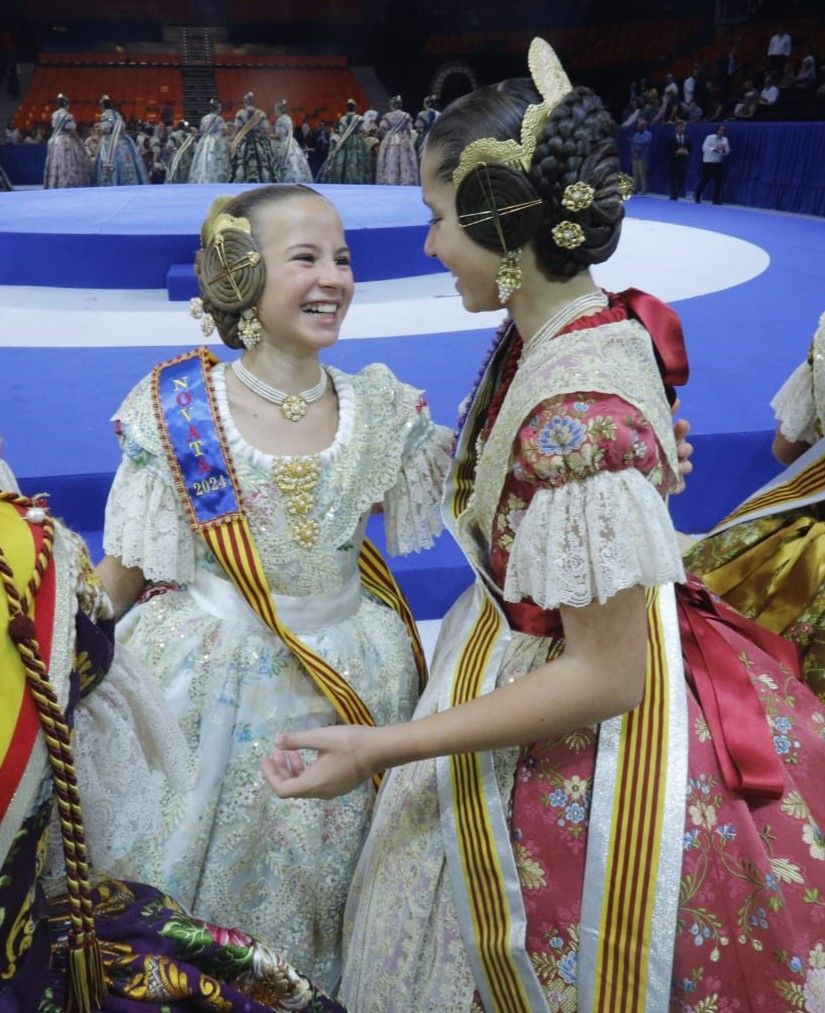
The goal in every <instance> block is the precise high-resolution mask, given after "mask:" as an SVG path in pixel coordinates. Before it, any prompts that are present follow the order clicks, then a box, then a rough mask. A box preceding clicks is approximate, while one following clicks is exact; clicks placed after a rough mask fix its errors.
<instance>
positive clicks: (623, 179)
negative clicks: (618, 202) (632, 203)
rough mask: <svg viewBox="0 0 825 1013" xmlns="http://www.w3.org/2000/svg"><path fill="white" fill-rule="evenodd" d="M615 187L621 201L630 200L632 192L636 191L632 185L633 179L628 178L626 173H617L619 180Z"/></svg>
mask: <svg viewBox="0 0 825 1013" xmlns="http://www.w3.org/2000/svg"><path fill="white" fill-rule="evenodd" d="M616 186H617V189H618V191H619V196H620V197H621V198H622V200H630V198H631V197H632V196H633V193H634V190H635V189H636V188H635V187H634V185H633V177H632V176H628V174H627V173H626V172H620V173H619V179H618V182H617V184H616Z"/></svg>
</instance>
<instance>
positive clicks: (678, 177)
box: [665, 119, 690, 200]
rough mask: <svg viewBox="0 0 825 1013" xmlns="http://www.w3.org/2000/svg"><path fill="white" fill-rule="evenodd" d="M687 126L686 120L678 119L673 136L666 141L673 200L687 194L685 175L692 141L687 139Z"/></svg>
mask: <svg viewBox="0 0 825 1013" xmlns="http://www.w3.org/2000/svg"><path fill="white" fill-rule="evenodd" d="M686 128H687V124H686V123H685V121H684V120H682V119H677V120H676V121H675V123H674V128H673V136H672V137H669V138H668V139H667V141H665V152H666V153H667V164H668V171H669V173H670V199H671V200H678V199H679V198H680V197H683V196H684V194H685V176H686V175H687V167H688V162H689V161H690V142H689V141H688V139H687V129H686Z"/></svg>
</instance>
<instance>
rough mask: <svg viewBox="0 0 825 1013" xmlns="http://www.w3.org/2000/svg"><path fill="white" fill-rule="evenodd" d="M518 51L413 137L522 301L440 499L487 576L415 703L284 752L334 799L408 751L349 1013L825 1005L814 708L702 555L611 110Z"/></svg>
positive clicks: (466, 262) (459, 231)
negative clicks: (684, 499) (671, 498)
mask: <svg viewBox="0 0 825 1013" xmlns="http://www.w3.org/2000/svg"><path fill="white" fill-rule="evenodd" d="M530 70H531V76H532V80H514V81H505V82H502V83H501V84H499V85H495V86H491V87H486V88H481V89H479V90H478V91H476V92H474V93H472V94H471V95H469V96H466V97H464V98H462V99H460V100H459V101H457V102H456V103H454V105H453V106H451V107H450V108H449V109H448V110H447V111H446V112H445V113H444V114H443V115H442V117H441V119H440V120H439V121H438V123H437V124H436V125H435V126H434V127H433V130H432V132H431V134H430V136H429V138H428V140H427V146H426V149H425V154H424V158H423V162H422V185H423V190H424V198H425V202H426V203H427V204H428V206H429V207H430V208H431V210H432V216H433V217H432V222H431V228H430V232H429V235H428V238H427V242H426V247H425V249H426V250H427V252H428V253H430V254H431V255H432V256H436V257H438V258H439V260H441V261H442V263H443V264H444V265H445V267H447V268H448V269H449V270H451V271H452V272H453V274H454V275H455V277H456V279H457V288H458V291H459V293H460V295H461V298H462V301H463V303H464V305H465V307H466V308H467V309H469V310H471V311H481V310H489V309H491V308H493V307H494V306H495V305H496V304H497V302H500V303H506V305H507V307H508V309H509V311H510V316H511V320H510V321H508V324H507V325H506V326H505V327H504V328H503V329H502V331H501V332H500V333H499V335H498V336H497V338H496V342H495V344H494V347H493V351H492V353H491V356H490V358H489V359H488V361H487V363H486V364H485V366H484V368H483V370H482V373H481V376H480V378H479V382H478V385H477V387H476V390H475V391H474V392H473V394H472V396H471V398H470V399H469V403H468V406H467V409H466V412H465V417H464V419H463V420H462V426H461V431H460V434H459V438H458V444H457V448H456V453H455V461H454V465H453V469H452V471H451V474H450V476H449V478H448V483H447V490H446V495H445V513H446V520H447V523H448V525H449V526H450V528H451V530H452V532H453V534H454V536H455V537H456V538H457V540H458V542H459V544H460V545H461V547H462V549H463V550H464V552H465V555H466V556H467V559H468V561H469V562H470V564H471V565H472V567H473V569H474V572H475V576H476V581H475V584H474V586H473V587H471V588H469V589H468V591H467V592H465V594H464V595H463V596H462V597H461V598H460V599H459V601H458V602H457V603H456V604H455V605H454V606H453V608H452V609H451V611H450V612H449V613H448V615H447V617H446V618H445V620H444V622H443V625H442V631H441V635H440V638H439V643H438V646H437V648H436V653H435V657H434V660H433V674H432V678H431V681H430V684H429V686H428V688H427V690H426V692H425V694H424V695H423V697H422V699H421V702H420V704H419V707H418V709H417V711H416V715H415V719H414V720H413V721H411V722H409V723H407V724H404V725H399V726H396V727H389V728H386V727H385V728H381V729H367V728H352V727H351V728H346V729H344V728H334V729H316V730H314V731H312V732H307V733H305V734H290V735H287V736H283V737H282V738H281V740H279V743H278V746H279V747H280V748H277V749H275V750H274V751H273V757H272V759H271V760H270V761H269V762H268V764H267V767H268V770H267V773H268V776H269V779H270V781H271V783H272V784H273V786H274V787H275V789H276V790H277V791H278V792H279V793H280V794H282V795H284V796H294V795H321V796H326V795H332V794H337V793H342V792H345V791H348V790H350V789H351V788H352V786H353V785H355V784H357V783H359V782H360V781H361V780H363V779H364V778H366V777H369V776H370V775H371V774H372V773H373V772H375V771H379V770H389V768H394V769H391V770H389V772H388V773H387V775H386V776H385V778H384V785H383V787H382V793H381V796H380V797H379V802H378V806H377V809H376V813H375V816H374V822H373V826H372V830H371V832H370V836H369V838H368V841H367V844H366V846H365V850H364V852H363V855H362V859H361V862H360V865H359V868H358V871H357V873H356V877H355V880H354V882H353V886H352V890H351V893H350V901H349V908H348V923H349V927H348V932H349V942H348V952H347V957H346V961H345V970H344V977H343V983H342V987H341V993H340V994H341V998H342V1000H343V1001H344V1002H345V1003H346V1004H347V1005H348V1006H349V1007H350V1008H353V1009H357V1010H359V1013H367V1011H379V1010H380V1011H388V1010H402V1009H405V1010H406V1009H411V1008H414V1009H421V1010H424V1009H427V1010H430V1009H444V1010H469V1009H471V1008H475V1009H478V1008H483V1009H485V1010H507V1011H508V1013H509V1011H524V1013H527V1011H540V1010H544V1011H550V1010H553V1011H556V1010H565V1011H571V1013H572V1011H574V1010H606V1009H609V1010H615V1011H621V1013H627V1011H637V1010H648V1011H651V1013H652V1011H662V1010H666V1009H670V1010H678V1011H681V1013H689V1011H692V1013H700V1011H702V1013H711V1011H733V1010H742V1011H745V1010H752V1009H764V1010H771V1011H774V1010H809V1011H820V1010H825V836H824V835H823V832H822V828H823V827H824V826H825V802H823V795H822V791H821V789H820V787H819V785H820V784H821V778H822V774H823V771H825V714H823V710H822V708H821V706H820V704H819V703H818V701H817V700H816V698H815V697H814V696H813V694H812V693H811V692H810V691H809V690H808V689H807V688H806V686H805V685H804V684H803V683H802V682H801V680H800V677H799V664H798V659H797V657H796V653H795V648H794V647H793V646H792V645H789V644H787V643H786V642H784V641H782V640H780V639H779V638H778V637H775V636H773V635H772V634H769V633H767V632H766V631H763V630H761V629H760V628H758V627H756V626H755V625H754V624H752V623H750V622H748V621H747V620H745V619H743V618H742V617H741V616H739V615H738V614H737V613H735V612H734V611H733V610H732V609H730V608H728V607H727V606H726V605H725V604H724V603H722V602H720V601H719V600H718V599H716V598H715V597H713V596H712V595H710V594H709V593H708V591H707V590H706V589H705V588H704V587H703V585H702V584H701V583H699V582H698V581H696V580H695V579H693V578H686V577H685V574H684V572H683V570H682V565H681V559H680V556H679V551H678V548H677V545H676V540H675V536H674V532H673V528H672V525H671V523H670V519H669V516H668V513H667V508H666V505H665V499H664V497H665V496H666V495H667V494H668V493H669V492H673V491H676V489H677V488H678V487H679V478H678V460H677V453H676V448H675V444H674V440H673V434H672V431H671V429H670V421H669V411H668V403H667V399H666V397H665V385H668V384H671V383H673V382H679V381H681V382H684V380H685V378H686V363H685V360H684V354H683V353H684V349H683V346H682V340H681V330H680V328H679V324H678V320H677V318H676V317H675V314H673V312H672V311H670V310H668V308H667V307H665V306H663V305H662V304H661V303H659V302H658V301H657V300H655V299H653V298H651V297H649V296H645V295H644V294H643V293H639V292H636V291H634V290H631V291H629V292H626V293H623V294H622V295H621V296H611V295H609V294H606V293H604V292H602V291H601V290H599V289H598V288H597V287H596V286H595V284H594V283H593V280H592V278H591V276H590V273H589V270H588V268H589V267H590V265H592V264H597V263H600V262H602V261H604V260H606V259H607V258H608V257H609V256H610V255H611V254H612V253H613V251H614V250H615V248H616V245H617V243H618V239H619V232H620V227H621V220H622V217H623V206H622V189H623V182H622V179H621V176H620V173H619V163H618V155H617V151H616V146H615V139H614V133H615V127H614V124H613V123H612V121H611V119H610V117H609V115H608V114H607V113H606V112H605V110H604V108H603V106H602V104H601V102H600V101H599V99H598V98H597V97H596V96H595V95H594V94H593V93H592V92H591V91H589V90H588V89H586V88H580V87H579V88H573V87H572V85H571V84H570V82H569V80H568V79H567V77H566V75H565V74H564V71H563V69H562V68H561V66H560V64H559V63H558V61H557V59H556V58H555V55H554V54H553V52H552V50H550V48H549V47H548V46H546V44H543V43H541V41H540V40H536V41H535V42H534V43H533V46H532V47H531V50H530ZM663 380H664V384H663V382H662V381H663ZM674 589H675V590H674ZM304 748H306V749H312V750H316V751H317V756H316V757H315V759H314V761H313V762H312V763H309V764H305V760H306V754H304V757H303V759H302V757H301V755H299V753H298V752H297V750H298V749H304Z"/></svg>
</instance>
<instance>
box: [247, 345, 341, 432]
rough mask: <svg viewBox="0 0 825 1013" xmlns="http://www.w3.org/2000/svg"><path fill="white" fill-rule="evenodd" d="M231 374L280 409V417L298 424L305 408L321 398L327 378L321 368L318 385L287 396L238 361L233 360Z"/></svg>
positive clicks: (284, 392)
mask: <svg viewBox="0 0 825 1013" xmlns="http://www.w3.org/2000/svg"><path fill="white" fill-rule="evenodd" d="M232 372H233V373H234V374H235V376H237V378H238V379H239V380H240V381H241V383H242V384H243V385H244V387H248V388H249V390H251V391H253V392H254V393H255V394H257V395H258V397H262V398H263V399H264V401H269V402H270V404H276V405H278V407H279V408H280V409H281V415H283V417H284V418H285V419H286V420H287V422H300V421H301V419H302V418H303V417H304V416H305V415H306V413H307V407H308V406H309V405H310V404H312V402H313V401H317V400H318V399H319V398H320V397H322V396H323V394H324V391H325V390H326V389H327V381H328V376H327V371H326V370H325V369H324V368H323V367H321V379H320V380H319V381H318V383H316V384H315V386H314V387H310V388H309V389H308V390H302V391H299V392H298V393H297V394H287V393H286V391H283V390H278V388H277V387H270V386H269V384H268V383H264V382H263V380H261V379H259V378H258V377H257V376H255V374H254V373H250V371H249V370H248V369H247V368H246V366H244V364H243V363H242V362H241V360H240V359H235V361H234V362H233V363H232Z"/></svg>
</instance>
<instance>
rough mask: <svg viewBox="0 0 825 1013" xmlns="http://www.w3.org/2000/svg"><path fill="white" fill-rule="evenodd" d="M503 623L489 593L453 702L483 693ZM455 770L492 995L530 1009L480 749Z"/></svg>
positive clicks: (470, 886) (470, 895)
mask: <svg viewBox="0 0 825 1013" xmlns="http://www.w3.org/2000/svg"><path fill="white" fill-rule="evenodd" d="M501 626H502V619H501V617H500V615H499V613H498V611H497V609H496V608H495V607H494V606H493V605H492V603H491V602H490V600H489V598H487V596H486V595H485V597H484V600H483V604H482V606H481V612H480V614H479V616H478V619H477V620H476V623H475V626H474V627H473V630H472V632H471V633H470V635H469V636H468V638H467V639H466V641H465V642H464V646H463V647H462V649H461V654H460V656H459V659H458V664H457V666H456V675H455V680H454V683H453V691H452V697H451V700H450V703H451V705H452V706H457V705H458V704H461V703H464V702H466V701H468V700H473V699H475V698H476V697H477V696H478V695H479V693H480V691H481V682H482V680H483V677H484V673H485V671H486V669H487V666H488V665H489V663H490V658H491V655H492V652H493V649H494V647H495V645H496V642H497V640H498V638H499V636H500V634H501ZM450 772H451V778H452V786H453V797H454V798H455V814H456V830H457V836H458V848H459V853H460V856H461V862H462V866H463V868H464V877H465V881H466V885H467V899H468V901H469V905H470V912H471V918H472V929H473V937H474V939H475V943H476V947H477V950H478V954H479V958H480V960H481V965H482V968H483V970H484V974H485V976H486V978H487V983H488V987H489V994H490V995H491V996H492V998H493V1002H494V1003H495V1009H496V1010H497V1011H503V1013H530V1003H529V1000H528V997H527V994H526V992H525V991H524V987H523V984H522V980H521V975H520V972H519V970H518V968H517V966H516V964H515V961H514V960H513V957H512V954H511V952H510V945H509V940H510V931H511V918H510V904H509V901H508V898H507V890H506V887H505V884H504V877H503V873H502V868H501V862H500V859H499V855H498V850H497V846H496V841H495V836H494V834H493V830H492V827H491V825H490V817H489V813H488V810H487V805H486V801H485V790H484V781H483V775H482V769H481V757H480V756H479V755H478V754H477V753H466V754H462V755H459V756H452V757H451V758H450Z"/></svg>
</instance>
